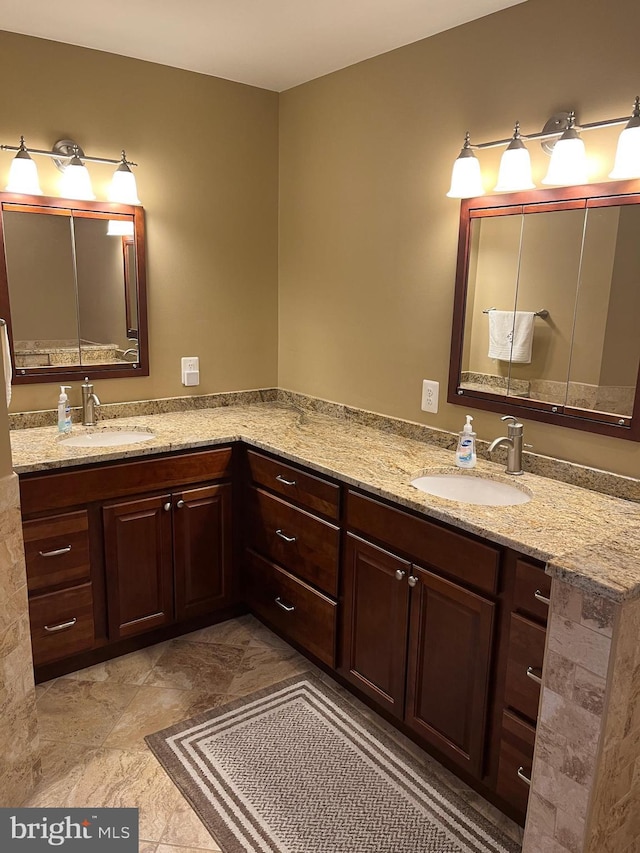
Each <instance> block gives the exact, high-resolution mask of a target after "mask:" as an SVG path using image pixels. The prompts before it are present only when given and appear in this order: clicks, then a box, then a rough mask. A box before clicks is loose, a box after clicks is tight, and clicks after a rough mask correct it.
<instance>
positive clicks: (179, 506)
mask: <svg viewBox="0 0 640 853" xmlns="http://www.w3.org/2000/svg"><path fill="white" fill-rule="evenodd" d="M183 506H184V501H182V500H180V501H178V503H177V504H176V508H177V509H182V507H183Z"/></svg>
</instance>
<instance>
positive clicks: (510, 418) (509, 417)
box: [500, 415, 518, 422]
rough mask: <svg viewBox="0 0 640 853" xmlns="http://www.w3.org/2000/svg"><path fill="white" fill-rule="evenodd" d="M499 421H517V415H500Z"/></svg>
mask: <svg viewBox="0 0 640 853" xmlns="http://www.w3.org/2000/svg"><path fill="white" fill-rule="evenodd" d="M500 420H501V421H514V422H517V420H518V419H517V417H516V416H515V415H502V417H501V418H500Z"/></svg>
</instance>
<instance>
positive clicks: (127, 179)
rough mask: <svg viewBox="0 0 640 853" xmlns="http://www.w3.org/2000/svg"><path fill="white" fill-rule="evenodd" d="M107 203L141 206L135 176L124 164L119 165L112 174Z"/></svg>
mask: <svg viewBox="0 0 640 853" xmlns="http://www.w3.org/2000/svg"><path fill="white" fill-rule="evenodd" d="M109 201H115V202H118V203H120V204H141V202H140V199H139V198H138V188H137V187H136V179H135V175H134V174H133V172H132V171H131V169H130V168H129V167H128V166H127V164H126V163H121V164H120V165H119V166H118V168H117V169H116V170H115V172H114V173H113V178H111V186H110V187H109Z"/></svg>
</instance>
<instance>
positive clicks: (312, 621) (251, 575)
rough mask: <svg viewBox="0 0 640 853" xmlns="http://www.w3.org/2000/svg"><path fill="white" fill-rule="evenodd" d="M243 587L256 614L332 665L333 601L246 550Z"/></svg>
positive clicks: (334, 650) (334, 644)
mask: <svg viewBox="0 0 640 853" xmlns="http://www.w3.org/2000/svg"><path fill="white" fill-rule="evenodd" d="M243 587H244V594H245V599H246V601H247V602H248V604H249V606H250V607H251V608H252V609H253V610H254V611H255V612H256V613H257V614H258V615H259V616H261V617H262V618H263V619H264V620H265V621H266V622H268V623H269V624H271V625H272V626H273V627H274V628H275V629H276V630H277V631H279V632H280V633H281V634H282V635H283V636H285V637H289V638H290V639H291V640H293V641H294V642H296V643H298V644H299V645H300V646H302V647H303V648H305V649H307V650H308V651H309V652H310V653H311V654H313V655H315V656H316V657H317V658H319V659H320V660H321V661H322V662H323V663H326V664H328V665H329V666H331V667H333V666H335V657H336V611H337V605H336V603H335V601H332V600H331V599H330V598H327V596H325V595H322V593H319V592H316V590H314V589H312V588H311V587H310V586H308V584H306V583H303V582H302V581H300V580H298V579H297V578H294V577H293V575H290V574H289V573H288V572H285V571H283V570H282V569H280V568H279V567H278V566H276V565H274V564H273V563H271V562H269V561H268V560H265V559H263V558H262V557H260V556H259V555H258V554H255V553H254V552H252V551H249V550H247V551H246V552H245V561H244V573H243Z"/></svg>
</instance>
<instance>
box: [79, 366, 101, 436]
mask: <svg viewBox="0 0 640 853" xmlns="http://www.w3.org/2000/svg"><path fill="white" fill-rule="evenodd" d="M99 405H100V400H99V399H98V395H97V394H96V393H94V390H93V385H92V384H91V383H90V382H89V377H88V376H85V378H84V382H83V383H82V426H95V425H96V406H99Z"/></svg>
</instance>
